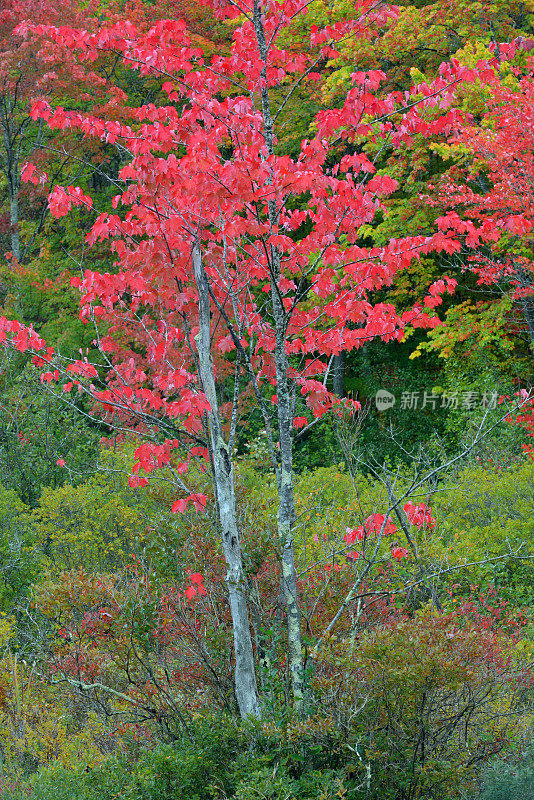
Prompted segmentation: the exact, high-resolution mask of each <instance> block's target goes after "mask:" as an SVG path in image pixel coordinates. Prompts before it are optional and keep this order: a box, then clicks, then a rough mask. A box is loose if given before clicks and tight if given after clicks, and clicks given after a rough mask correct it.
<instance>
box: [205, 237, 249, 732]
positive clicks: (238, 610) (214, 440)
mask: <svg viewBox="0 0 534 800" xmlns="http://www.w3.org/2000/svg"><path fill="white" fill-rule="evenodd" d="M193 268H194V274H195V281H196V285H197V290H198V297H199V300H198V310H199V314H198V319H199V332H198V334H197V336H196V337H195V341H196V343H197V347H198V360H199V368H200V378H201V381H202V387H203V389H204V393H205V395H206V397H207V399H208V402H209V404H210V411H209V413H208V426H209V435H210V441H211V450H212V456H213V480H214V485H215V493H216V499H217V507H218V515H219V523H220V526H221V536H222V544H223V551H224V557H225V561H226V568H227V573H226V585H227V587H228V597H229V601H230V611H231V614H232V626H233V634H234V650H235V693H236V699H237V704H238V707H239V712H240V714H241V716H242V717H243V718H246V717H249V716H253V717H259V716H260V701H259V696H258V688H257V684H256V672H255V667H254V653H253V649H252V637H251V634H250V625H249V613H248V606H247V595H246V584H245V572H244V569H243V557H242V551H241V540H240V535H239V528H238V525H237V508H236V502H235V491H234V475H233V468H232V462H231V459H230V454H229V451H228V445H227V444H226V442H225V440H224V437H223V432H222V425H221V418H220V414H219V404H218V399H217V392H216V387H215V375H214V370H213V361H212V358H211V329H210V295H209V286H208V277H207V275H206V271H205V269H204V265H203V263H202V255H201V252H200V246H199V244H198V242H197V243H195V245H194V247H193Z"/></svg>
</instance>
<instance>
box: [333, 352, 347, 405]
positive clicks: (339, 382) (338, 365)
mask: <svg viewBox="0 0 534 800" xmlns="http://www.w3.org/2000/svg"><path fill="white" fill-rule="evenodd" d="M346 363H347V353H346V351H345V350H342V351H341V353H339V354H338V355H337V356H334V361H333V364H332V389H333V391H334V394H335V395H336V397H339V398H342V397H345V365H346Z"/></svg>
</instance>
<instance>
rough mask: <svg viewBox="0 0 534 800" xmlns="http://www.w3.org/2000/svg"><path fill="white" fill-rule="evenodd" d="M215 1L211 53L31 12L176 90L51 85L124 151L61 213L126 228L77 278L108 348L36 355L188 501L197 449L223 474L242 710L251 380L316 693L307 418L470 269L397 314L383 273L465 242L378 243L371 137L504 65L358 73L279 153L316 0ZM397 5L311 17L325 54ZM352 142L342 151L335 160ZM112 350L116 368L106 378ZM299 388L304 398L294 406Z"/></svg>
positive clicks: (57, 206)
mask: <svg viewBox="0 0 534 800" xmlns="http://www.w3.org/2000/svg"><path fill="white" fill-rule="evenodd" d="M213 7H214V10H215V11H216V13H217V14H218V15H219V16H220V17H221V18H224V17H226V18H237V17H239V18H240V20H241V24H240V25H239V27H238V28H237V29H236V30H235V33H234V40H233V46H232V49H231V52H230V53H229V54H228V55H214V56H213V57H211V58H207V57H205V55H204V53H203V52H202V50H201V49H199V48H196V47H193V46H192V43H191V41H190V38H189V35H188V32H187V30H186V25H185V23H184V22H182V21H176V20H174V21H171V20H167V21H165V20H162V21H159V22H157V23H156V24H155V25H154V26H153V27H152V28H151V29H150V30H149V31H148V32H142V31H140V30H138V29H136V27H135V26H134V25H133V24H132V23H131V22H130V21H122V22H117V23H116V24H114V25H111V26H108V27H105V28H102V29H100V30H98V31H97V32H95V33H90V32H88V31H85V30H81V29H65V28H54V27H51V26H33V27H30V26H24V27H22V28H20V29H19V31H20V32H23V33H24V34H25V35H28V36H30V37H32V36H39V37H46V38H47V39H48V40H49V41H50V42H51V46H54V47H55V48H57V52H58V53H59V52H61V50H62V49H67V50H69V51H70V52H71V53H73V52H75V53H77V57H78V58H79V59H80V60H81V61H82V62H89V63H90V62H92V61H94V60H95V59H96V58H98V57H99V55H100V54H101V53H102V52H113V53H118V54H120V56H121V57H122V59H123V62H124V65H125V66H127V67H129V68H131V69H134V70H138V71H139V72H140V73H141V75H150V76H157V77H158V79H160V80H161V82H162V89H163V91H164V92H165V93H166V95H167V97H168V101H167V102H166V103H162V104H161V105H155V104H151V103H147V104H144V105H142V106H140V107H135V108H131V107H128V105H127V104H126V103H125V105H124V109H125V110H127V114H128V115H129V119H130V122H129V124H126V123H125V122H122V121H119V120H118V119H117V118H103V117H98V116H95V115H91V114H88V113H86V112H85V111H84V110H83V109H80V110H71V109H69V110H66V109H64V108H61V107H59V108H52V107H51V106H50V105H49V104H48V102H47V101H46V100H44V99H42V100H39V101H38V102H36V103H34V105H33V110H32V114H33V116H34V118H35V119H42V120H46V122H47V123H48V125H49V126H50V127H52V128H55V129H74V130H78V131H80V132H82V133H83V134H84V135H85V136H86V137H94V138H96V139H99V140H102V141H105V142H107V143H109V144H116V145H117V146H118V147H120V151H121V153H122V154H123V155H124V154H126V160H127V163H126V164H125V165H124V166H123V168H122V169H121V171H120V174H119V182H120V185H121V191H120V192H118V193H117V195H116V197H115V199H114V201H113V207H114V211H113V212H112V213H108V212H103V213H98V209H94V208H93V200H92V198H91V197H89V196H88V195H86V194H84V192H82V190H81V189H80V188H78V187H73V186H70V187H67V188H65V187H59V186H57V187H55V189H54V191H53V192H52V194H51V195H50V198H49V202H50V208H51V210H52V213H54V214H55V215H56V216H61V215H63V214H66V213H68V211H69V209H70V208H71V207H72V206H85V207H86V208H87V209H88V210H91V211H92V213H94V212H95V211H96V212H97V216H96V220H95V221H94V224H93V226H92V230H91V233H90V234H89V236H88V242H89V244H93V243H95V242H97V241H101V240H109V241H110V242H111V247H112V250H113V252H114V254H115V258H116V263H115V270H114V271H110V272H109V273H101V272H95V271H91V270H87V271H86V272H85V273H84V275H83V276H81V277H80V278H79V279H76V283H77V285H79V287H80V291H81V314H82V316H83V317H84V318H85V319H87V320H88V321H89V320H92V321H93V322H94V323H95V325H96V329H97V341H98V344H99V347H100V350H101V353H102V354H103V361H102V364H100V365H94V364H90V363H88V362H87V361H84V360H79V361H76V362H73V363H67V362H65V361H64V360H63V361H62V360H61V359H59V358H58V357H57V356H55V354H54V353H52V352H50V351H45V352H44V353H43V352H41V353H40V361H39V362H38V363H45V362H49V363H50V368H49V370H48V371H47V372H45V373H44V375H43V379H44V380H46V381H53V380H58V379H60V378H61V377H62V376H67V377H68V380H67V382H66V383H65V385H64V390H65V391H66V392H69V391H72V390H74V389H75V388H76V387H78V390H80V391H84V390H85V391H87V392H89V393H90V394H91V396H92V397H93V398H94V399H95V400H97V401H98V402H99V403H100V405H101V407H102V408H103V410H104V413H106V414H108V415H109V417H110V418H114V419H115V420H117V419H119V420H121V424H123V425H128V426H130V427H131V426H136V428H137V430H138V432H140V433H143V434H144V435H145V436H146V442H145V443H143V444H142V445H141V446H140V447H139V448H138V450H137V458H138V463H137V464H136V467H135V469H134V476H133V478H132V483H133V484H136V483H137V484H139V483H146V481H147V480H148V479H147V477H146V476H147V475H149V474H150V473H151V472H153V471H154V470H156V469H158V468H161V467H165V468H166V469H168V470H171V471H172V474H173V475H174V480H175V482H176V485H177V486H178V487H179V489H180V490H181V491H182V498H181V499H180V500H179V501H177V503H176V504H175V510H176V511H184V510H185V509H186V508H188V507H194V508H196V509H197V510H199V511H201V510H202V508H203V507H204V505H205V503H206V500H207V498H206V495H205V494H201V493H199V491H198V488H193V489H192V488H190V485H189V484H188V480H187V473H188V470H190V468H191V464H192V463H193V462H194V461H195V460H198V461H200V464H201V468H202V469H205V468H206V467H207V468H208V470H209V472H210V473H211V476H212V478H213V493H214V498H215V501H216V507H217V512H218V520H219V524H220V529H221V536H222V544H223V550H224V555H225V560H226V565H227V570H228V572H227V587H228V595H229V602H230V608H231V613H232V622H233V632H234V647H235V660H236V668H235V685H236V697H237V702H238V705H239V708H240V711H241V713H242V715H243V716H246V715H249V714H252V715H257V714H259V713H260V708H261V701H260V698H259V694H258V689H257V685H256V677H255V669H254V656H253V648H252V641H251V636H250V624H249V616H248V608H247V582H246V575H245V569H244V564H243V555H242V549H241V541H240V528H239V520H238V513H237V507H236V501H235V490H234V475H233V457H234V452H235V442H236V435H237V428H238V423H239V414H240V400H241V397H242V395H243V393H244V392H245V393H248V395H249V396H250V397H252V398H253V399H254V402H255V404H256V407H257V408H258V410H259V413H260V415H261V418H262V420H263V425H264V430H265V432H266V438H267V443H268V447H269V452H270V454H271V459H272V464H273V470H274V473H275V477H276V484H277V488H278V507H277V528H278V537H279V552H280V559H281V573H282V592H283V597H284V600H285V608H286V618H287V641H288V663H289V666H290V672H291V678H292V687H293V695H294V701H295V705H296V707H297V708H299V707H301V706H302V703H303V699H304V693H305V687H304V653H303V645H302V638H301V623H300V609H299V586H298V581H297V573H296V568H295V560H294V552H293V536H294V526H295V519H296V513H295V503H294V492H293V447H294V435H295V428H298V427H300V426H305V425H307V424H308V422H309V420H310V419H313V418H314V417H320V416H321V415H323V414H324V413H326V412H327V411H330V410H332V409H335V406H336V403H338V402H339V401H338V400H337V398H336V397H335V396H334V395H333V393H332V392H330V391H329V389H328V382H327V379H328V373H329V369H330V364H331V362H332V359H333V357H334V356H335V355H336V354H338V353H339V352H340V351H341V350H352V349H354V348H357V347H359V346H361V344H362V343H364V342H366V341H369V340H370V339H372V338H374V337H381V338H382V339H383V340H385V341H389V340H396V339H400V338H402V337H403V336H404V333H405V331H406V329H407V328H408V327H417V326H420V327H431V326H433V325H435V324H437V318H436V317H435V316H434V314H433V308H434V307H435V306H436V305H438V304H439V303H440V302H441V295H442V294H443V293H444V292H445V291H451V290H452V286H453V282H452V281H448V280H447V279H444V280H441V281H438V282H437V283H436V284H434V285H432V286H431V287H429V291H428V296H427V297H426V299H425V302H424V304H422V305H416V306H414V307H413V308H411V309H409V310H408V311H405V312H403V313H402V314H399V313H397V311H396V310H395V308H394V307H393V306H392V305H391V304H388V303H378V304H373V302H372V300H371V299H370V296H371V293H372V292H373V291H374V290H376V289H379V288H383V287H387V286H388V285H390V284H391V283H392V281H393V280H394V278H395V275H396V273H397V272H398V271H399V270H401V269H402V268H403V267H404V266H405V265H407V264H409V263H410V262H411V260H412V259H414V258H418V257H420V256H421V255H422V254H425V253H428V252H431V251H436V250H440V249H446V250H450V249H451V248H452V247H453V238H454V237H453V236H452V234H451V235H445V234H443V233H442V232H441V231H438V232H437V233H436V234H435V235H433V236H418V237H410V238H406V239H402V240H392V241H390V242H389V243H388V244H387V245H386V246H384V247H376V248H366V247H363V246H362V244H361V240H360V229H361V227H362V225H364V224H368V223H370V222H372V220H373V219H374V217H375V215H376V213H377V212H378V211H381V210H382V208H383V206H382V200H381V198H383V197H385V196H387V195H389V194H390V193H392V192H394V191H395V190H396V189H397V183H396V181H394V180H392V179H390V178H389V177H388V176H387V175H382V174H379V172H377V168H376V166H375V164H373V163H372V162H371V161H370V160H369V159H368V158H367V157H366V155H365V154H364V152H363V150H362V147H361V146H360V143H361V142H362V140H364V139H369V138H372V137H374V138H375V139H377V140H378V139H382V140H383V142H384V145H383V146H384V148H387V147H389V148H393V149H394V148H395V147H396V146H398V145H399V144H401V143H405V142H407V141H410V139H411V137H412V136H413V135H415V134H418V135H419V134H423V135H425V134H427V135H435V134H439V133H443V132H447V131H448V130H449V129H450V126H451V125H452V124H453V123H454V121H455V119H456V118H457V114H456V112H455V111H451V112H450V113H448V114H439V115H437V116H436V115H434V116H433V114H432V109H433V108H434V107H435V106H436V105H437V104H440V106H441V108H443V107H444V106H447V103H448V102H449V101H450V99H451V98H452V96H453V92H454V87H455V86H456V85H457V84H458V82H460V81H462V80H469V79H471V78H473V77H477V76H478V77H482V78H484V77H486V76H490V77H492V76H493V70H492V69H491V67H490V66H489V65H487V64H481V65H479V67H478V69H477V70H465V69H463V68H462V67H461V66H460V65H459V64H458V63H457V62H453V63H451V64H448V65H443V66H442V68H441V70H440V76H439V78H438V79H437V80H436V81H435V82H434V83H433V84H432V85H423V86H421V85H420V86H418V87H415V89H414V94H413V95H407V94H403V93H394V94H391V95H388V96H386V97H383V98H380V99H379V98H378V97H377V96H376V93H375V92H376V89H377V88H378V87H379V85H380V82H381V81H382V80H383V78H384V74H383V73H381V72H376V71H375V72H366V73H360V72H355V73H354V75H353V76H352V84H353V85H352V88H351V90H350V91H349V92H348V94H347V96H346V98H345V100H344V102H343V104H342V105H341V107H340V108H337V109H329V110H326V111H323V112H321V113H320V114H319V115H318V116H317V118H316V121H315V124H316V130H317V133H316V135H315V136H314V137H313V138H311V139H309V140H306V141H303V142H302V145H301V149H300V153H299V154H298V156H297V157H295V158H291V157H289V156H287V155H284V154H283V153H279V152H278V149H277V122H278V120H279V115H280V113H281V110H282V109H283V107H284V104H285V102H286V101H287V99H288V98H289V97H291V95H292V92H293V91H294V88H295V86H298V85H299V81H300V80H302V78H303V76H305V77H306V78H307V79H310V77H311V78H313V77H314V76H315V73H314V63H315V62H314V57H312V56H311V55H310V56H308V55H305V54H303V53H302V52H295V51H292V50H291V49H288V48H284V47H282V46H281V44H280V34H281V32H282V31H283V30H284V29H285V28H287V27H288V26H289V24H290V23H291V20H292V19H294V18H295V16H296V15H298V14H301V13H305V10H306V4H305V3H302V2H301V1H300V0H284V1H283V2H279V3H273V4H271V5H269V6H264V5H263V4H262V3H261V2H260V0H245V1H244V2H228V3H214V4H213ZM389 13H391V11H390V9H389V8H388V7H386V6H379V7H376V6H375V5H373V3H371V2H367V0H362V2H360V3H358V4H357V7H356V9H355V19H353V20H350V21H343V22H340V23H336V24H335V25H334V26H332V27H330V28H328V29H327V30H325V31H317V30H314V29H312V34H311V36H312V47H313V52H314V53H315V55H316V56H317V57H318V58H321V57H328V58H334V57H335V56H336V50H335V42H336V41H337V40H339V39H340V38H341V37H343V36H344V35H347V34H350V35H352V36H366V35H368V33H369V31H370V30H372V29H373V23H374V22H376V21H377V19H378V18H382V17H384V15H388V14H389ZM315 77H318V76H315ZM273 87H276V88H277V95H278V96H280V87H282V88H283V89H284V90H285V91H284V92H283V93H282V95H283V96H282V100H281V101H280V105H279V106H278V107H274V106H273V103H272V96H271V90H272V89H273ZM116 98H118V95H116ZM123 99H124V101H126V98H123ZM117 102H118V99H117ZM340 142H341V143H344V145H345V148H346V151H345V155H343V157H342V158H341V160H340V161H338V163H335V160H334V158H333V154H334V151H335V152H339V150H338V149H337V150H335V148H339V144H340ZM102 322H104V323H105V329H106V332H105V335H102V336H100V334H99V333H98V331H99V326H100V324H101V323H102ZM0 331H1V333H2V335H3V337H4V338H5V337H6V336H7V335H8V334H10V335H11V337H12V341H13V344H14V345H15V346H16V347H18V348H19V349H21V350H24V349H30V348H33V349H39V348H41V350H43V349H44V348H45V345H44V343H43V342H41V341H40V340H39V338H38V337H37V336H36V335H35V333H34V332H32V331H28V330H27V329H24V328H23V327H22V326H20V325H18V323H14V322H7V321H5V320H4V321H2V320H0ZM101 368H105V372H106V377H107V386H106V388H100V387H99V386H98V383H99V376H101V374H102V373H101V371H100V370H101ZM346 402H348V401H346ZM300 403H305V405H306V407H307V411H306V416H304V414H303V413H302V412H298V410H297V409H298V407H299V404H300ZM150 433H151V434H152V438H150V437H149V434H150ZM388 513H389V511H388V512H387V513H386V514H385V515H384V523H383V525H382V526H381V529H380V531H377V534H378V539H379V540H380V538H381V537H382V536H383V535H384V532H385V531H384V526H385V524H386V521H387V519H388ZM402 555H403V554H401V553H400V552H399V553H398V554H397V556H396V557H402ZM363 569H364V571H365V570H367V566H366V565H365V566H364V567H363ZM355 580H356V583H358V582H359V583H361V581H362V580H363V577H362V576H357V577H356V579H355ZM359 583H358V585H359ZM353 594H354V587H352V588H351V589H350V591H349V595H350V596H352V595H353ZM336 618H337V617H336Z"/></svg>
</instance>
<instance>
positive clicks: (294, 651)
mask: <svg viewBox="0 0 534 800" xmlns="http://www.w3.org/2000/svg"><path fill="white" fill-rule="evenodd" d="M253 19H254V32H255V34H256V40H257V42H258V49H259V53H260V57H261V59H262V61H263V62H264V65H265V66H264V67H263V69H262V86H261V89H260V95H261V110H262V116H263V126H264V135H265V144H266V147H267V152H268V154H269V155H273V154H274V124H273V118H272V114H271V106H270V100H269V90H268V88H267V80H266V77H267V72H266V64H267V60H268V46H267V40H266V36H265V28H264V22H263V14H262V4H261V2H260V0H254V16H253ZM267 205H268V209H269V223H270V226H271V228H272V229H273V230H275V229H277V227H278V222H279V209H278V206H277V203H276V201H274V200H270V201H269V202H268V204H267ZM270 262H271V263H270V267H271V300H272V309H273V317H274V326H275V370H276V395H277V398H278V400H277V415H278V435H279V440H280V466H279V470H278V514H277V528H278V537H279V542H280V549H281V561H282V589H283V594H284V601H285V606H286V614H287V637H288V651H289V666H290V673H291V684H292V689H293V700H294V705H295V709H296V711H300V710H301V709H302V707H303V701H304V655H303V647H302V633H301V625H300V608H299V602H298V591H297V573H296V569H295V555H294V542H293V526H294V523H295V499H294V484H293V401H292V394H291V387H290V382H289V378H288V366H289V365H288V361H287V354H286V348H285V345H286V331H287V322H288V320H287V319H286V312H285V310H284V307H283V304H282V299H281V294H280V291H279V286H278V281H279V280H280V278H281V277H282V275H281V267H280V251H279V250H278V248H277V247H272V246H271V248H270Z"/></svg>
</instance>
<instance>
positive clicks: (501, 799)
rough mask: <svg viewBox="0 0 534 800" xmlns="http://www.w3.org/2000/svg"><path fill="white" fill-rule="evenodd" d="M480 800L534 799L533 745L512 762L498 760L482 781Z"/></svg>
mask: <svg viewBox="0 0 534 800" xmlns="http://www.w3.org/2000/svg"><path fill="white" fill-rule="evenodd" d="M482 787H483V788H482V792H481V798H482V800H533V799H534V745H531V746H530V747H529V748H527V749H526V750H525V752H524V753H523V754H522V755H521V757H520V758H517V759H514V760H503V759H498V760H496V761H494V762H493V763H492V764H491V766H489V767H488V768H487V769H486V771H485V773H484V775H483V780H482Z"/></svg>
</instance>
